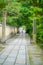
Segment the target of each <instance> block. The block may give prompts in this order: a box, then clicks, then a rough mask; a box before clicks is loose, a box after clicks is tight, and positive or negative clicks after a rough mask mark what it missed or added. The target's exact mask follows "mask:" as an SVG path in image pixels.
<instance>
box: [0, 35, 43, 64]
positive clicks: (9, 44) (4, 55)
mask: <svg viewBox="0 0 43 65" xmlns="http://www.w3.org/2000/svg"><path fill="white" fill-rule="evenodd" d="M35 52H37V53H38V52H39V54H40V53H41V51H36V46H33V45H32V44H30V39H29V38H28V36H27V34H26V35H16V37H13V38H11V39H9V40H8V41H6V43H5V48H4V49H3V50H2V51H1V52H0V65H43V63H42V59H38V58H37V61H36V58H35V56H36V55H34V54H36V53H35ZM39 58H40V57H39ZM35 61H36V62H35ZM37 62H38V63H40V64H37Z"/></svg>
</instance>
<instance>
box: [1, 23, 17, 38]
mask: <svg viewBox="0 0 43 65" xmlns="http://www.w3.org/2000/svg"><path fill="white" fill-rule="evenodd" d="M5 32H6V38H9V37H10V35H11V34H12V33H13V34H16V33H17V28H14V27H10V26H6V31H5ZM0 39H2V25H1V24H0Z"/></svg>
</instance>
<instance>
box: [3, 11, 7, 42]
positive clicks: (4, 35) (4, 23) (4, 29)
mask: <svg viewBox="0 0 43 65" xmlns="http://www.w3.org/2000/svg"><path fill="white" fill-rule="evenodd" d="M2 19H3V20H2V42H5V37H6V32H5V31H6V12H4V13H3V16H2Z"/></svg>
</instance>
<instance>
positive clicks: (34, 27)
mask: <svg viewBox="0 0 43 65" xmlns="http://www.w3.org/2000/svg"><path fill="white" fill-rule="evenodd" d="M33 42H34V43H36V21H35V20H33Z"/></svg>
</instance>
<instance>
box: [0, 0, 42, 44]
mask: <svg viewBox="0 0 43 65" xmlns="http://www.w3.org/2000/svg"><path fill="white" fill-rule="evenodd" d="M9 1H13V2H9ZM9 1H8V0H5V2H4V0H0V10H2V9H3V8H4V9H3V11H7V24H9V25H11V26H14V27H20V26H25V27H26V31H27V33H28V34H30V36H32V32H33V20H34V19H35V20H36V22H37V29H36V32H37V33H36V34H37V35H36V36H37V37H36V39H37V42H38V43H43V0H9ZM9 3H10V4H9ZM1 20H2V18H1V16H0V21H1Z"/></svg>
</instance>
